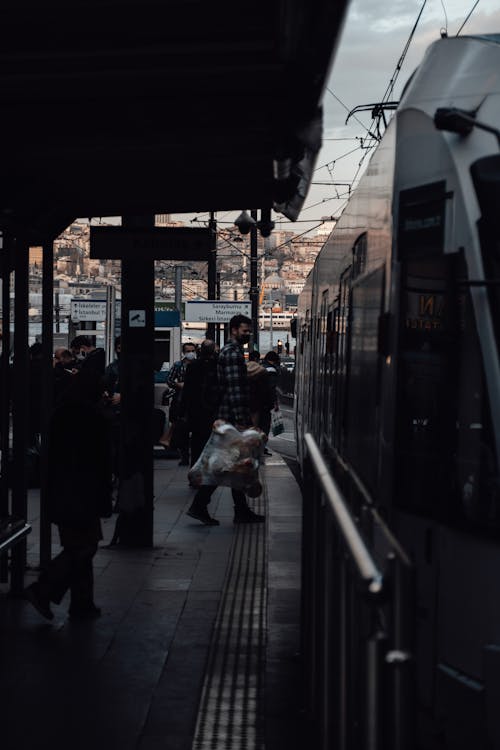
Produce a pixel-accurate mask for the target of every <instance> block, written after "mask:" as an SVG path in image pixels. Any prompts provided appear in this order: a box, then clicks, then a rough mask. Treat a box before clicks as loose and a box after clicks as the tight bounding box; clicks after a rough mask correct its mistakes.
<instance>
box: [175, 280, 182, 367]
mask: <svg viewBox="0 0 500 750" xmlns="http://www.w3.org/2000/svg"><path fill="white" fill-rule="evenodd" d="M183 271H184V267H183V266H176V267H175V297H174V305H175V309H176V310H178V311H179V351H180V352H182V274H183Z"/></svg>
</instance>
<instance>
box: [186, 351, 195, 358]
mask: <svg viewBox="0 0 500 750" xmlns="http://www.w3.org/2000/svg"><path fill="white" fill-rule="evenodd" d="M184 359H196V352H187V353H186V354H185V355H184Z"/></svg>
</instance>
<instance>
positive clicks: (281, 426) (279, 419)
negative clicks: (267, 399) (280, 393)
mask: <svg viewBox="0 0 500 750" xmlns="http://www.w3.org/2000/svg"><path fill="white" fill-rule="evenodd" d="M284 431H285V423H284V421H283V414H282V413H281V410H280V409H273V411H272V412H271V432H272V433H273V435H274V437H276V435H281V433H282V432H284Z"/></svg>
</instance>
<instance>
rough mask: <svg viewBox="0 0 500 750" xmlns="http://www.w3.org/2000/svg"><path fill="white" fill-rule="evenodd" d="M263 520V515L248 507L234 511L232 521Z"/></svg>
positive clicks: (250, 521) (254, 521)
mask: <svg viewBox="0 0 500 750" xmlns="http://www.w3.org/2000/svg"><path fill="white" fill-rule="evenodd" d="M265 520H266V517H265V516H262V515H261V514H260V513H255V512H254V511H253V510H251V509H250V508H245V509H243V510H236V511H235V513H234V518H233V523H263V522H264V521H265Z"/></svg>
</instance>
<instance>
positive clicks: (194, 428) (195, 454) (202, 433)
mask: <svg viewBox="0 0 500 750" xmlns="http://www.w3.org/2000/svg"><path fill="white" fill-rule="evenodd" d="M190 427H191V466H194V464H195V463H196V462H197V460H198V459H199V457H200V456H201V452H202V450H203V448H204V447H205V444H206V442H207V440H208V438H209V437H210V435H211V432H212V423H210V424H209V425H198V424H191V425H190Z"/></svg>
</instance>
